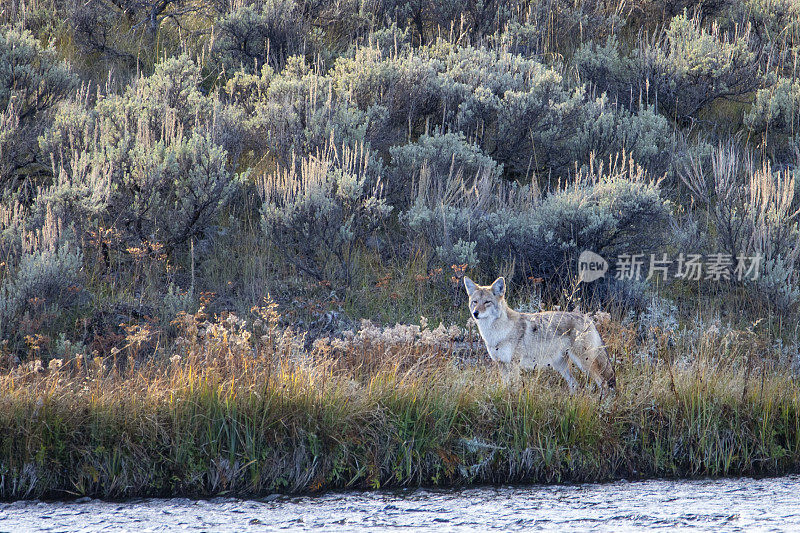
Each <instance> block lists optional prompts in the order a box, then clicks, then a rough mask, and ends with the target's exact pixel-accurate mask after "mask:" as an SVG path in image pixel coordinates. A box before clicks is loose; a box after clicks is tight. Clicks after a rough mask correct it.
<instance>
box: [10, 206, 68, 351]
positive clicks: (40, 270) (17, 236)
mask: <svg viewBox="0 0 800 533" xmlns="http://www.w3.org/2000/svg"><path fill="white" fill-rule="evenodd" d="M0 215H2V216H0V251H2V253H3V257H4V265H3V267H2V274H3V275H2V278H0V280H1V281H0V339H9V338H13V337H17V339H16V340H17V341H19V340H20V338H21V337H22V336H24V335H25V334H30V333H38V332H39V331H38V330H39V329H40V328H42V327H43V326H46V325H48V324H47V322H48V321H50V320H51V319H52V318H56V319H57V318H58V317H59V314H60V313H62V312H63V311H65V310H66V309H67V308H69V307H70V306H71V305H74V304H75V303H79V301H80V297H81V296H82V295H83V291H82V286H83V275H82V271H83V254H82V252H81V249H80V246H78V245H77V244H75V242H76V239H75V236H74V232H73V231H72V230H71V228H68V227H65V226H64V224H63V221H62V220H60V219H59V218H58V217H57V216H56V215H55V213H54V212H53V211H52V210H47V212H46V213H45V215H44V218H43V220H42V221H41V222H40V223H39V222H38V221H37V220H36V217H32V216H30V214H29V212H28V210H27V209H25V208H24V207H22V206H20V205H19V204H17V205H16V207H14V208H12V209H11V210H6V209H5V208H3V209H0ZM23 319H25V320H26V322H27V323H26V325H25V327H24V328H20V322H21V321H22V320H23Z"/></svg>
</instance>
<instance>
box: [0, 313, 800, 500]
mask: <svg viewBox="0 0 800 533" xmlns="http://www.w3.org/2000/svg"><path fill="white" fill-rule="evenodd" d="M184 318H185V323H184V326H186V329H185V331H184V334H183V335H184V336H181V337H179V338H178V342H177V343H176V355H175V356H173V358H172V360H171V361H166V359H165V358H160V359H158V360H157V362H153V361H147V360H141V361H140V362H139V363H138V364H136V365H121V364H115V363H114V362H113V361H111V360H108V359H106V360H99V359H94V360H84V359H83V358H82V357H80V355H79V356H77V357H74V358H72V359H64V360H55V362H51V363H50V365H49V368H41V366H40V365H39V364H37V363H35V362H34V363H31V364H27V365H20V366H17V367H16V368H14V369H10V370H9V369H6V370H4V371H3V374H2V377H0V390H2V391H3V394H2V395H0V497H2V498H3V499H17V498H34V497H47V498H63V497H72V496H81V495H89V496H93V497H103V498H124V497H133V496H155V495H161V496H166V495H170V496H174V495H187V496H211V495H241V496H256V495H264V494H268V493H271V492H274V491H280V492H314V491H320V490H326V489H340V488H379V487H380V488H387V487H397V486H416V485H440V486H450V485H462V484H467V483H512V482H566V481H599V480H608V479H614V478H628V479H632V478H642V477H655V476H676V477H685V476H733V475H751V476H758V475H773V474H785V473H788V472H794V471H796V470H797V467H798V465H800V399H798V392H800V389H799V388H798V386H797V384H796V383H795V382H793V381H792V380H791V378H790V376H789V375H788V374H784V373H782V372H778V371H775V370H770V369H769V368H767V367H766V366H764V365H752V364H749V363H748V360H749V359H751V358H750V357H749V356H748V355H747V353H748V350H749V349H753V350H755V349H757V348H758V345H757V343H754V342H750V343H747V344H745V343H740V344H736V343H730V342H729V341H730V340H731V338H732V337H730V335H727V334H726V335H722V334H720V333H717V332H714V331H711V332H706V333H704V337H703V338H702V339H700V340H698V341H696V342H695V343H694V344H692V346H693V348H692V347H691V346H689V347H687V345H683V344H680V343H679V346H680V347H681V349H688V350H690V352H687V353H685V355H686V356H687V357H685V358H684V359H683V361H682V362H678V358H675V357H670V356H669V353H666V352H664V353H662V354H661V356H660V357H659V358H658V359H654V360H653V361H651V362H647V361H645V360H643V359H642V358H641V357H639V356H637V355H636V353H634V352H633V351H632V350H627V349H625V347H624V345H622V344H621V343H623V342H626V338H625V336H624V335H621V334H620V332H624V328H622V327H621V326H619V325H614V324H612V325H610V326H607V327H606V328H605V335H606V337H607V339H608V341H609V344H610V348H611V350H612V353H614V354H615V357H616V358H617V370H618V383H619V392H618V394H617V396H616V398H614V399H613V400H607V399H604V400H602V401H601V400H600V399H599V397H598V396H597V395H596V394H592V393H591V392H589V391H588V389H585V390H583V391H582V392H580V393H578V394H576V395H574V396H570V395H569V394H568V393H567V391H566V389H565V387H564V385H563V383H561V382H560V381H559V380H558V379H557V378H556V377H555V376H549V375H541V376H536V375H529V376H528V377H527V379H526V381H525V384H524V386H523V387H522V388H520V389H518V390H513V389H511V390H510V389H507V388H504V387H503V386H502V385H500V383H499V381H498V378H497V375H496V372H495V371H494V369H493V367H491V366H490V365H488V364H487V363H486V361H484V360H483V359H482V358H481V357H476V356H477V354H479V353H480V349H479V347H478V346H474V347H473V348H470V347H469V342H466V341H464V340H463V339H461V340H460V341H459V342H461V344H460V345H459V344H458V343H457V342H456V341H453V340H452V339H453V338H454V337H453V334H454V332H455V330H454V329H452V328H451V330H449V331H445V330H443V329H439V330H433V331H430V330H427V329H425V328H423V329H422V331H421V333H420V330H419V329H415V328H413V327H412V328H411V329H406V330H403V331H405V333H406V335H405V336H403V334H402V331H400V330H398V329H397V328H395V329H393V330H391V331H390V332H389V334H387V331H388V330H384V331H383V332H380V331H378V333H377V334H375V332H374V331H373V334H372V335H370V334H369V333H368V332H367V333H365V331H366V330H362V331H361V332H359V333H357V334H356V335H355V336H354V337H345V338H344V339H339V340H336V341H332V342H331V341H320V342H317V343H315V344H314V347H313V348H312V349H310V350H305V349H303V347H302V346H303V345H302V342H301V341H302V338H301V337H300V336H297V335H295V334H293V333H292V332H291V331H283V330H281V331H279V330H277V329H276V328H273V329H270V328H269V326H264V325H263V324H259V325H261V326H263V327H264V328H265V331H263V332H259V333H263V335H252V336H251V332H250V331H248V330H246V329H245V328H244V326H243V324H242V323H240V322H239V323H237V321H236V319H235V318H232V317H229V319H228V320H226V321H220V322H218V323H214V324H211V323H208V322H206V323H204V324H201V325H198V322H197V321H196V320H194V317H184ZM192 327H197V329H195V330H192ZM409 332H410V334H409ZM192 333H194V335H192ZM462 333H463V332H462ZM390 336H394V337H395V340H394V341H392V342H387V341H386V339H387V338H389V337H390ZM726 336H728V337H729V338H727V339H725V338H724V337H726ZM448 337H449V338H450V342H447V340H446V339H447V338H448ZM459 346H460V348H459ZM722 346H728V348H727V349H723V348H721V347H722ZM731 350H734V352H732V351H731ZM725 358H728V360H727V362H726V361H725V360H724V359H725ZM120 360H121V359H120ZM658 361H660V362H658ZM668 361H673V362H671V363H670V362H668ZM740 363H741V364H740Z"/></svg>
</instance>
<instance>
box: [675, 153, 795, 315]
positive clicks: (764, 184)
mask: <svg viewBox="0 0 800 533" xmlns="http://www.w3.org/2000/svg"><path fill="white" fill-rule="evenodd" d="M797 172H798V171H797V169H796V168H794V169H779V170H774V169H773V168H772V165H771V164H770V162H769V161H762V162H761V163H760V165H759V164H758V163H757V159H756V157H755V155H754V154H752V153H751V152H749V151H746V150H742V149H740V148H739V147H738V146H736V145H735V144H733V143H727V144H724V145H720V146H719V147H718V149H717V150H715V151H714V152H713V153H712V154H711V157H710V161H705V160H703V159H702V158H701V157H692V158H691V159H690V160H689V163H687V165H686V166H685V168H684V171H683V172H682V174H681V178H682V179H683V181H684V183H685V184H686V186H687V187H688V188H689V190H690V191H691V193H692V195H693V196H694V199H695V201H696V202H697V204H698V206H700V207H703V208H704V210H705V213H707V215H708V218H709V219H710V223H709V231H708V233H709V237H710V241H711V243H710V244H711V247H712V251H713V252H722V253H725V254H729V255H730V256H731V257H732V258H733V260H734V264H736V261H737V260H736V258H738V257H739V256H744V257H754V256H757V255H758V256H760V257H761V264H760V268H759V269H758V277H757V279H756V280H754V282H753V283H752V284H751V286H752V287H754V290H753V295H754V296H755V297H757V298H759V299H761V300H762V301H763V302H765V303H767V304H768V305H771V306H777V307H778V308H779V309H782V310H786V309H788V308H790V307H791V306H794V305H795V304H797V303H798V301H800V299H799V298H798V295H800V279H798V274H797V269H798V267H799V266H800V225H799V224H798V216H800V211H798V206H797V202H796V201H795V192H796V186H797V185H796V181H797ZM754 275H755V273H754ZM748 277H753V276H748ZM745 281H750V280H748V279H745Z"/></svg>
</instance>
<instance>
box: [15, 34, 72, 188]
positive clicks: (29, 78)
mask: <svg viewBox="0 0 800 533" xmlns="http://www.w3.org/2000/svg"><path fill="white" fill-rule="evenodd" d="M76 85H77V76H75V74H73V73H72V72H71V71H70V69H69V66H68V65H67V64H66V63H64V62H63V61H60V60H59V59H58V57H57V55H56V51H55V50H54V49H53V48H51V47H43V46H42V45H41V44H39V42H38V41H37V40H36V39H35V38H34V37H33V35H31V33H30V32H28V31H26V30H20V29H17V28H14V27H6V28H0V126H1V127H0V193H7V192H13V191H16V190H18V189H19V188H20V187H23V186H25V185H26V184H27V191H26V193H27V195H28V196H30V195H32V193H33V192H34V191H35V185H36V183H35V182H31V179H30V178H31V177H35V176H37V175H39V174H42V173H43V171H44V172H45V173H46V171H47V170H49V166H50V165H49V162H48V161H46V160H43V159H42V157H41V154H40V152H39V150H38V146H37V141H36V139H37V137H38V136H39V135H40V134H41V133H42V131H43V130H44V129H45V128H46V127H47V124H48V121H49V119H50V117H49V112H50V110H51V109H52V108H53V107H54V106H55V105H56V104H57V103H58V102H60V101H61V100H63V99H64V98H66V97H67V96H68V95H69V93H71V92H72V90H73V89H74V88H75V86H76Z"/></svg>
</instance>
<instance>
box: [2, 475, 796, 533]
mask: <svg viewBox="0 0 800 533" xmlns="http://www.w3.org/2000/svg"><path fill="white" fill-rule="evenodd" d="M397 527H411V528H413V529H414V530H425V529H427V530H434V529H435V530H437V531H455V530H476V529H500V530H519V529H544V530H553V529H569V530H580V531H585V530H594V531H624V530H639V529H642V528H645V527H647V528H661V529H664V530H668V531H671V530H674V529H696V530H704V531H720V530H724V531H737V530H741V531H744V530H746V531H754V530H763V531H768V530H774V531H778V530H781V531H785V530H798V529H800V477H798V476H788V477H783V478H775V479H759V480H753V479H746V478H742V479H721V480H699V481H664V480H655V481H641V482H634V483H628V482H624V481H623V482H616V483H606V484H597V485H595V484H591V485H590V484H586V485H561V486H540V485H537V486H526V487H516V486H515V487H496V488H495V487H492V488H470V489H464V490H459V491H440V490H408V491H394V492H349V493H337V494H327V495H324V496H316V497H285V496H277V495H275V496H271V497H268V498H264V499H262V500H236V499H228V498H224V499H223V498H217V499H213V500H203V501H193V500H187V499H182V498H175V499H147V500H135V501H129V502H123V503H118V502H103V501H99V500H89V501H76V502H56V503H51V502H47V503H46V502H35V501H34V502H16V503H10V504H0V531H174V530H180V529H186V530H204V531H242V530H253V531H270V530H279V529H288V530H308V529H320V530H323V529H324V530H325V531H350V530H369V531H375V530H379V529H384V530H387V529H394V528H397Z"/></svg>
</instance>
